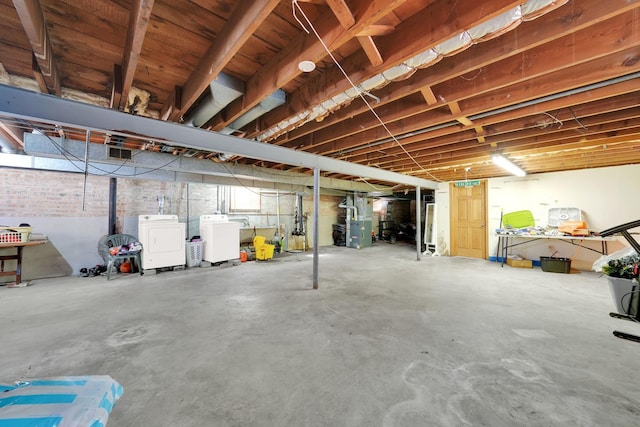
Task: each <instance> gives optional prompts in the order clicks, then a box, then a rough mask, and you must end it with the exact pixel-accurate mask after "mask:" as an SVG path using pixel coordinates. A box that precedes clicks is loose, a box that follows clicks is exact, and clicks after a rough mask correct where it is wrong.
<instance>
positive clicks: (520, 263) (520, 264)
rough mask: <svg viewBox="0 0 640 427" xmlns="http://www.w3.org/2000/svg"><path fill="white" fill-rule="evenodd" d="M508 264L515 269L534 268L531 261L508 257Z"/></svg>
mask: <svg viewBox="0 0 640 427" xmlns="http://www.w3.org/2000/svg"><path fill="white" fill-rule="evenodd" d="M507 264H508V265H510V266H511V267H515V268H533V262H532V261H531V260H530V259H514V258H509V257H507Z"/></svg>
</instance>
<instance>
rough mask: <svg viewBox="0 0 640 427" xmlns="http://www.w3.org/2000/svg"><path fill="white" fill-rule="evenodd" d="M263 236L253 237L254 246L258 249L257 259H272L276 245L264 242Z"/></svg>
mask: <svg viewBox="0 0 640 427" xmlns="http://www.w3.org/2000/svg"><path fill="white" fill-rule="evenodd" d="M264 240H265V239H264V237H263V236H256V237H254V238H253V247H254V248H255V250H256V259H257V260H270V259H271V258H273V250H274V248H275V245H272V244H270V243H265V242H264Z"/></svg>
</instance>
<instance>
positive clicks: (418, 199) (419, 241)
mask: <svg viewBox="0 0 640 427" xmlns="http://www.w3.org/2000/svg"><path fill="white" fill-rule="evenodd" d="M421 202H422V196H421V195H420V187H416V251H417V253H416V260H417V261H420V259H421V256H422V218H421V215H420V211H421V209H420V207H421V206H422V203H421Z"/></svg>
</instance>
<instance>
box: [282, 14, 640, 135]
mask: <svg viewBox="0 0 640 427" xmlns="http://www.w3.org/2000/svg"><path fill="white" fill-rule="evenodd" d="M629 19H630V20H631V21H632V22H637V23H640V15H635V14H628V15H624V16H622V17H618V18H614V19H613V20H612V21H610V22H611V23H616V24H618V26H617V27H615V28H616V31H614V30H612V31H610V32H601V33H600V34H601V35H602V37H598V38H596V37H594V36H593V34H592V33H591V32H589V31H582V32H580V34H575V35H572V36H567V37H564V38H562V39H560V40H557V41H555V42H553V43H551V44H547V45H544V46H539V47H537V48H534V49H533V50H532V51H530V52H525V53H522V54H521V55H519V56H516V57H509V58H507V59H505V60H503V61H500V62H499V63H496V64H492V65H491V66H487V67H485V69H484V70H485V71H484V72H483V74H484V75H485V79H483V80H481V81H474V80H472V81H469V80H464V79H454V80H452V81H448V82H445V83H443V84H441V85H438V86H437V87H436V88H434V93H437V95H436V96H437V97H438V98H442V99H445V100H446V101H447V102H449V103H452V102H458V103H460V108H461V109H463V110H464V111H465V113H466V115H467V116H473V115H476V114H480V113H483V112H485V111H487V107H489V106H490V107H491V108H492V109H496V108H502V107H506V106H509V105H513V104H516V103H519V102H524V101H526V100H530V99H532V98H539V97H542V96H545V95H550V94H554V93H557V92H562V91H563V90H567V89H569V88H575V87H579V86H585V85H588V84H591V83H595V82H598V81H604V80H607V79H609V78H612V77H616V76H619V75H624V74H628V73H631V72H633V71H635V70H636V69H637V68H638V62H640V61H636V63H633V62H634V61H629V58H634V57H640V50H639V49H638V47H640V38H637V37H636V38H631V37H629V35H628V32H629V28H633V25H630V24H629V21H628V20H629ZM623 23H625V24H624V25H623ZM620 25H622V26H621V27H619V26H620ZM585 33H586V34H585ZM567 43H570V44H571V45H572V46H573V47H574V48H576V50H581V52H580V53H576V54H575V60H574V61H572V62H571V63H567V62H566V60H564V59H565V58H564V57H565V55H563V54H560V53H555V54H553V56H552V54H551V52H553V50H554V49H562V50H561V51H560V52H564V51H565V50H564V49H566V48H564V46H566V44H567ZM582 48H583V49H582ZM572 49H573V48H572ZM537 55H541V56H537ZM536 57H540V58H545V60H544V61H534V60H533V58H536ZM522 64H529V66H527V67H525V68H524V69H522ZM610 64H613V65H610ZM627 64H629V65H627ZM578 65H580V71H576V69H577V68H578ZM513 67H516V69H520V71H519V74H518V76H517V77H514V76H513V75H512V74H511V73H509V72H507V71H505V70H511V69H514V68H513ZM613 70H615V72H612V71H613ZM578 74H582V75H580V76H577V75H578ZM489 76H490V77H489ZM519 82H527V85H526V86H519V85H518V83H519ZM532 82H535V85H533V84H531V83H532ZM534 86H535V87H536V90H534V89H533V87H534ZM523 87H524V88H525V89H524V93H522V94H519V93H518V92H519V91H520V92H522V91H523ZM496 89H498V90H496ZM487 93H490V94H491V96H490V97H487V96H484V94H487ZM516 99H517V100H519V101H516ZM476 100H478V101H476ZM378 108H380V107H378ZM434 108H435V106H431V107H430V108H428V109H424V110H423V112H420V113H418V112H416V109H414V110H413V111H410V110H408V109H403V110H401V111H399V110H397V109H395V108H393V109H390V111H394V112H395V113H393V114H392V115H383V116H382V117H383V118H384V120H385V122H386V125H387V127H388V129H390V130H391V132H393V133H398V132H403V133H404V132H408V131H410V130H411V128H412V129H421V128H424V127H428V126H426V125H425V123H424V122H423V121H422V120H421V119H420V116H425V114H426V113H427V111H428V110H433V109H434ZM398 111H399V112H398ZM409 113H412V114H415V116H414V117H413V120H412V125H411V128H409V129H407V126H406V125H405V123H404V122H401V123H398V124H396V123H394V122H395V121H398V120H402V119H405V118H408V117H409ZM428 121H429V123H430V126H431V125H436V124H442V123H443V122H442V121H435V120H433V117H429V119H428ZM379 126H380V124H379V122H378V121H377V119H376V118H375V117H371V115H370V114H367V113H364V114H363V115H362V118H360V119H358V120H353V121H352V122H349V123H348V124H346V125H343V126H340V128H339V133H338V131H337V130H336V129H333V128H325V129H322V130H320V131H318V132H315V133H314V143H315V145H316V146H319V145H321V144H323V143H328V142H330V141H333V140H336V139H342V140H346V139H347V137H349V136H353V135H358V140H359V141H368V140H370V138H369V137H367V133H370V134H371V135H372V136H373V137H375V136H376V135H377V132H376V131H375V128H378V127H379ZM295 143H296V141H295V140H294V141H291V142H287V143H286V144H281V145H284V146H291V145H295ZM365 143H366V142H363V145H364V144H365Z"/></svg>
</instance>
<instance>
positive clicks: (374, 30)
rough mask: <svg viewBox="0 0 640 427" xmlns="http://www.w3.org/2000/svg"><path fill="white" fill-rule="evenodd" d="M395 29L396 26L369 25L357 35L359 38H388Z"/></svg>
mask: <svg viewBox="0 0 640 427" xmlns="http://www.w3.org/2000/svg"><path fill="white" fill-rule="evenodd" d="M395 29H396V27H395V25H380V24H373V25H369V26H368V27H367V28H365V29H364V30H362V31H360V32H359V33H358V34H357V35H358V37H366V36H372V37H373V36H386V35H387V34H391V33H392V32H393V31H394V30H395Z"/></svg>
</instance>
